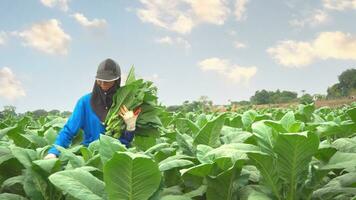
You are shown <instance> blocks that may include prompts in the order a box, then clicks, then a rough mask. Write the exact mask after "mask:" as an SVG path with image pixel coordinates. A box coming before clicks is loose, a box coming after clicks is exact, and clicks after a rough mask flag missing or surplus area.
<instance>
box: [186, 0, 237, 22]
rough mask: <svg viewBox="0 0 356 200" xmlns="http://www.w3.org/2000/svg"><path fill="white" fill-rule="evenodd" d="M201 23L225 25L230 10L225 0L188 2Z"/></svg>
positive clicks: (188, 0)
mask: <svg viewBox="0 0 356 200" xmlns="http://www.w3.org/2000/svg"><path fill="white" fill-rule="evenodd" d="M187 2H189V4H190V5H191V7H192V8H193V11H194V14H195V16H197V17H198V20H199V21H202V22H206V23H212V24H218V25H222V24H224V22H225V20H226V18H227V16H228V14H229V12H230V10H229V8H228V7H227V5H226V1H225V0H187Z"/></svg>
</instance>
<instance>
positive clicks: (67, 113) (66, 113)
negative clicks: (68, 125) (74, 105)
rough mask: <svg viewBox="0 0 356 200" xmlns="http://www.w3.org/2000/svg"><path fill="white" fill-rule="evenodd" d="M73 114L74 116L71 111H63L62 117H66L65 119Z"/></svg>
mask: <svg viewBox="0 0 356 200" xmlns="http://www.w3.org/2000/svg"><path fill="white" fill-rule="evenodd" d="M71 114H72V112H70V111H63V112H61V116H62V117H65V118H67V117H69V116H70V115H71Z"/></svg>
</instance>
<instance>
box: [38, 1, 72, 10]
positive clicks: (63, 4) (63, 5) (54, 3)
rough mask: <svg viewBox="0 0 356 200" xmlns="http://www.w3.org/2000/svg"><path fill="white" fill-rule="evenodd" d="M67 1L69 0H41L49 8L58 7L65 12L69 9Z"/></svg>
mask: <svg viewBox="0 0 356 200" xmlns="http://www.w3.org/2000/svg"><path fill="white" fill-rule="evenodd" d="M69 1H70V0H41V3H42V4H43V5H45V6H47V7H50V8H54V7H58V8H60V9H61V10H63V11H65V12H66V11H68V9H69V7H68V3H69Z"/></svg>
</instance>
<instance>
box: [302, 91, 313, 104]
mask: <svg viewBox="0 0 356 200" xmlns="http://www.w3.org/2000/svg"><path fill="white" fill-rule="evenodd" d="M313 102H314V101H313V97H312V95H310V94H308V93H307V94H304V95H303V96H301V97H300V98H299V103H301V104H310V103H313Z"/></svg>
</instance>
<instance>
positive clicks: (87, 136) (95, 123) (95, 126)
mask: <svg viewBox="0 0 356 200" xmlns="http://www.w3.org/2000/svg"><path fill="white" fill-rule="evenodd" d="M90 97H91V93H89V94H86V95H84V96H83V97H81V98H80V99H79V100H78V102H77V104H76V106H75V108H74V111H73V113H72V115H71V116H70V117H69V118H68V121H67V123H66V124H65V125H64V127H63V128H62V130H61V131H60V132H59V134H58V136H57V139H56V141H55V142H54V144H56V145H59V146H62V147H64V148H68V146H69V145H70V144H71V142H72V139H73V137H74V136H76V134H77V133H78V130H79V129H82V130H83V131H84V138H83V142H82V144H83V145H85V146H88V145H89V144H90V143H91V142H93V141H95V140H97V139H99V138H100V134H102V133H104V132H105V126H104V124H103V123H102V122H101V121H100V119H99V117H98V116H97V115H96V114H95V112H94V111H93V109H92V108H91V105H90ZM133 137H134V134H133V132H130V131H125V132H124V133H123V134H121V137H120V138H119V140H120V142H121V143H122V144H124V145H125V146H126V147H128V145H129V144H130V142H131V141H132V140H133ZM48 153H53V154H55V155H57V156H58V155H59V151H58V150H57V149H56V148H55V147H52V148H51V149H50V150H49V151H48Z"/></svg>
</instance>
